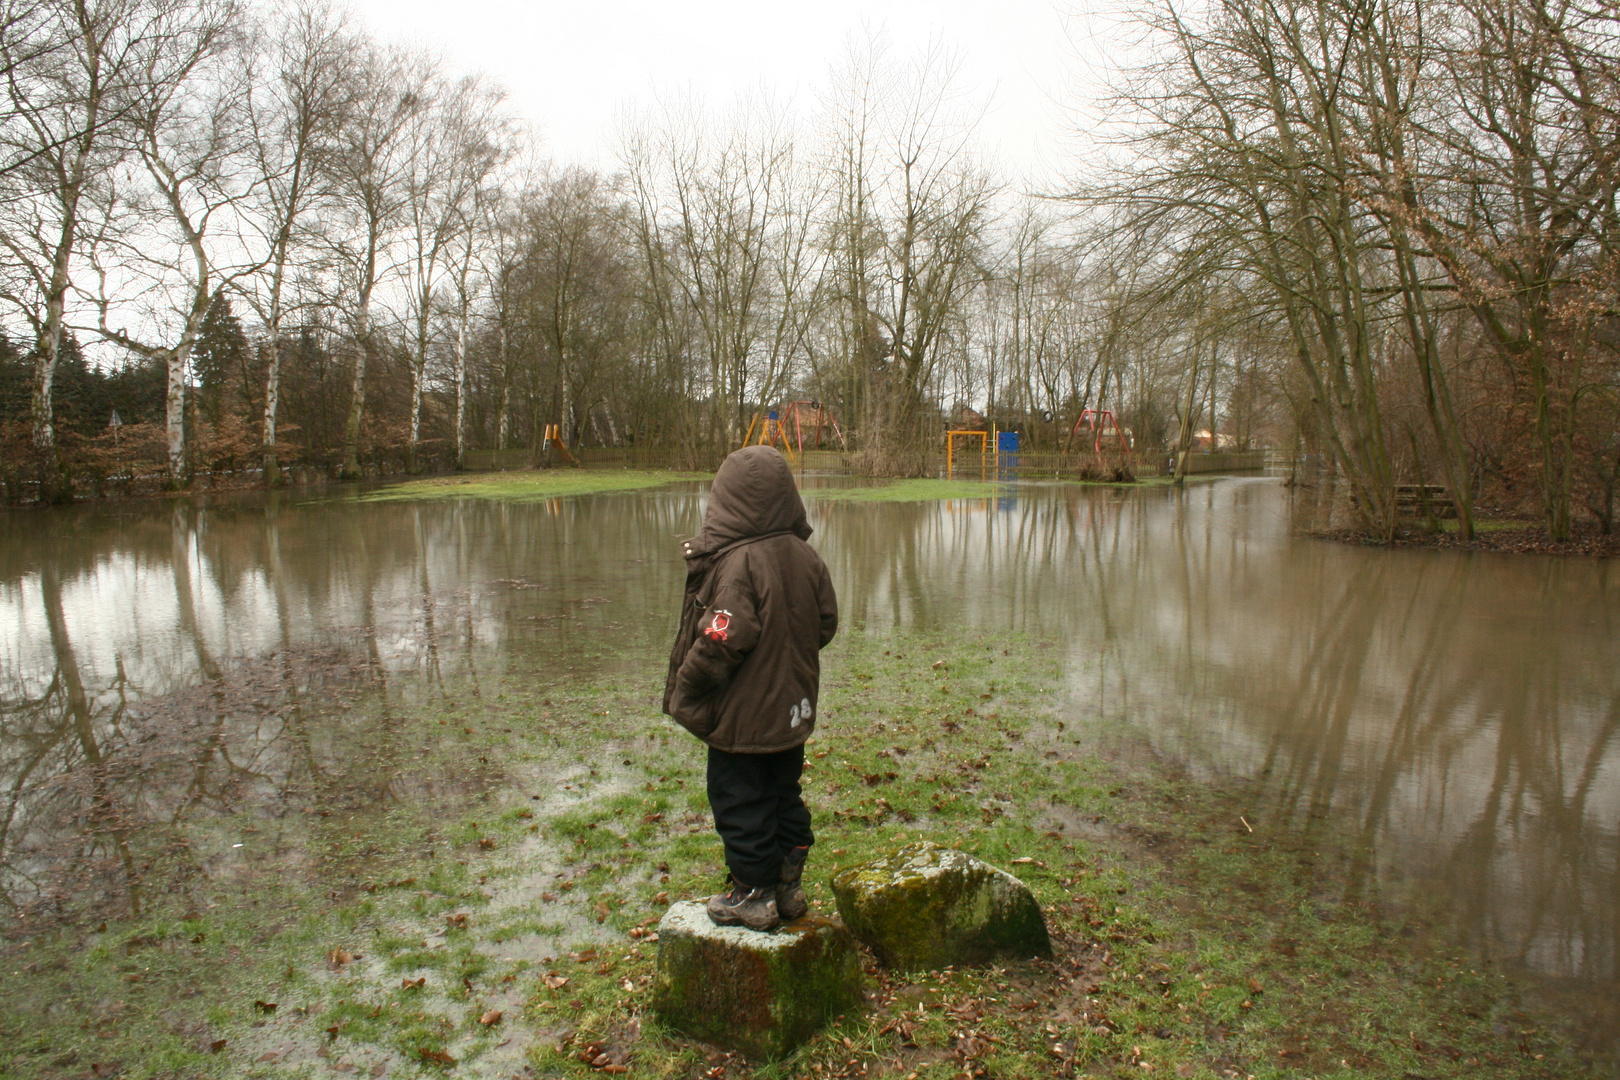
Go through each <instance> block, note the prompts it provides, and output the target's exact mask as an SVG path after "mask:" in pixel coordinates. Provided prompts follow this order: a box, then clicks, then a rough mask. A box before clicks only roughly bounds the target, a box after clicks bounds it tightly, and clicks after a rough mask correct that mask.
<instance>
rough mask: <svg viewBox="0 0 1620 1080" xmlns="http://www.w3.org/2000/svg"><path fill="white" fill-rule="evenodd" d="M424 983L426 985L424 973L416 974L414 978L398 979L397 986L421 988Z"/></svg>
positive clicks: (409, 988)
mask: <svg viewBox="0 0 1620 1080" xmlns="http://www.w3.org/2000/svg"><path fill="white" fill-rule="evenodd" d="M426 985H427V976H426V975H418V976H417V977H416V978H414V979H401V980H399V988H400V989H401V990H420V989H422V987H424V986H426Z"/></svg>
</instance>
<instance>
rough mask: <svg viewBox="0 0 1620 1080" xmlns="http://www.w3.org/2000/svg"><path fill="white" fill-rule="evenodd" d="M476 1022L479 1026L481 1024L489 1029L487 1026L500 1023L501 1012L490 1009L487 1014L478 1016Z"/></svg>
mask: <svg viewBox="0 0 1620 1080" xmlns="http://www.w3.org/2000/svg"><path fill="white" fill-rule="evenodd" d="M478 1022H479V1023H480V1024H483V1025H484V1026H485V1027H489V1026H491V1025H493V1024H498V1023H500V1022H501V1010H499V1009H491V1010H489V1012H487V1013H485V1014H484V1015H483V1016H480V1017H479V1018H478Z"/></svg>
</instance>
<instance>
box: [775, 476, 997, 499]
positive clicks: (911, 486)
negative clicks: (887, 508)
mask: <svg viewBox="0 0 1620 1080" xmlns="http://www.w3.org/2000/svg"><path fill="white" fill-rule="evenodd" d="M1008 490H1009V485H1002V484H994V483H981V482H979V481H976V480H937V479H916V480H892V481H890V482H888V483H885V484H877V485H873V486H871V487H838V488H808V489H805V490H804V491H802V492H800V494H802V495H803V496H804V497H805V499H806V500H812V499H813V500H815V501H816V502H932V501H934V500H936V499H993V498H995V497H996V496H997V495H1000V494H1006V493H1007V491H1008Z"/></svg>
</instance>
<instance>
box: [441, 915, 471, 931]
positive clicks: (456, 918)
mask: <svg viewBox="0 0 1620 1080" xmlns="http://www.w3.org/2000/svg"><path fill="white" fill-rule="evenodd" d="M444 921H445V922H446V923H447V924H448V927H447V929H452V930H465V929H466V928H467V913H466V912H465V911H458V912H456V913H455V914H454V915H446V916H445V917H444Z"/></svg>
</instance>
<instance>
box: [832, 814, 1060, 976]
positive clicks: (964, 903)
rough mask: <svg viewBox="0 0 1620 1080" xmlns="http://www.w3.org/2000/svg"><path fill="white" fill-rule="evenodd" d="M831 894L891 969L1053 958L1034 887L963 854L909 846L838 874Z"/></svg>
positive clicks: (847, 919)
mask: <svg viewBox="0 0 1620 1080" xmlns="http://www.w3.org/2000/svg"><path fill="white" fill-rule="evenodd" d="M832 890H833V895H834V896H835V897H837V899H838V914H839V915H840V916H841V917H842V918H843V920H844V923H845V924H846V925H847V926H848V927H849V928H850V930H851V931H852V932H853V933H854V934H855V936H856V937H858V938H860V939H861V941H863V942H865V943H866V944H867V945H868V946H870V947H871V949H872V951H873V952H875V953H877V955H878V958H879V959H880V960H882V961H883V962H884V963H885V964H887V965H889V966H890V967H894V968H899V969H901V970H904V971H926V970H930V969H933V968H942V967H946V966H948V965H950V964H977V963H983V962H984V961H986V960H991V959H994V958H997V957H1027V956H1051V955H1052V942H1051V939H1050V938H1048V937H1047V934H1046V919H1045V918H1044V917H1043V916H1042V915H1041V907H1040V905H1039V904H1037V903H1036V902H1035V897H1034V896H1032V895H1031V894H1030V891H1029V887H1028V886H1027V885H1025V884H1024V883H1023V882H1022V881H1019V880H1018V879H1017V878H1015V877H1013V876H1012V875H1011V874H1009V873H1007V872H1006V871H1004V870H998V869H996V868H995V867H994V866H991V865H990V864H989V863H987V862H984V861H983V860H981V859H977V858H975V857H974V856H972V855H969V854H968V853H967V852H965V851H956V850H955V849H953V848H947V847H941V846H940V845H938V844H935V843H932V842H930V841H927V840H924V841H920V842H918V843H915V844H908V845H907V846H905V847H903V848H901V849H900V850H899V851H896V852H895V853H894V854H892V855H888V856H886V857H884V858H882V859H878V860H876V861H875V862H869V863H862V864H861V865H859V866H852V867H849V868H847V869H845V870H841V871H839V872H838V873H836V874H834V875H833V879H832Z"/></svg>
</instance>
